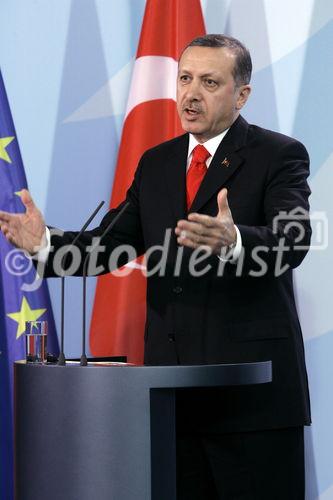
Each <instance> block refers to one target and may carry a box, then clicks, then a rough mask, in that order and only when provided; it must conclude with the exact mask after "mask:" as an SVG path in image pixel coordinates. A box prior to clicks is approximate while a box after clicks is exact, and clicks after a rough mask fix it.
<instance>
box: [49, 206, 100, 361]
mask: <svg viewBox="0 0 333 500" xmlns="http://www.w3.org/2000/svg"><path fill="white" fill-rule="evenodd" d="M104 203H105V202H104V201H101V202H100V204H99V205H98V207H97V208H95V210H94V212H93V213H92V214H91V215H90V217H89V219H88V220H87V221H86V222H85V223H84V225H83V226H82V228H81V229H80V231H79V232H78V233H77V235H76V236H75V238H74V240H73V241H72V243H71V244H70V246H69V247H68V250H67V252H66V253H65V254H64V255H63V257H62V260H61V270H62V275H61V323H60V353H59V358H58V365H61V366H64V365H65V364H66V357H65V353H64V341H65V269H64V268H65V265H66V261H67V257H68V252H69V250H70V249H71V248H73V247H74V246H75V243H76V242H77V241H78V239H79V238H80V237H81V236H82V234H83V233H84V231H85V230H86V229H87V227H88V226H89V224H90V222H91V221H92V220H93V219H94V218H95V217H96V215H97V213H98V212H99V211H100V209H101V208H102V206H103V205H104Z"/></svg>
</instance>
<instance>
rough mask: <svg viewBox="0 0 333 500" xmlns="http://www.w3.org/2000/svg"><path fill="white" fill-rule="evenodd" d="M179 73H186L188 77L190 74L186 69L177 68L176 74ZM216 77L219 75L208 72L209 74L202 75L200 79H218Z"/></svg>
mask: <svg viewBox="0 0 333 500" xmlns="http://www.w3.org/2000/svg"><path fill="white" fill-rule="evenodd" d="M179 73H186V74H188V75H191V74H192V72H191V71H190V70H188V69H186V68H179V69H178V74H179ZM218 77H219V75H218V73H216V72H209V73H204V74H202V75H200V78H218Z"/></svg>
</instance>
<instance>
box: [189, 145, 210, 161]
mask: <svg viewBox="0 0 333 500" xmlns="http://www.w3.org/2000/svg"><path fill="white" fill-rule="evenodd" d="M209 157H210V153H208V151H207V149H206V148H205V146H202V144H198V145H197V146H195V148H194V149H193V157H192V161H193V163H205V162H206V160H207V158H209Z"/></svg>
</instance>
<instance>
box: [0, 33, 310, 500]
mask: <svg viewBox="0 0 333 500" xmlns="http://www.w3.org/2000/svg"><path fill="white" fill-rule="evenodd" d="M251 68H252V66H251V59H250V55H249V53H248V51H247V49H246V48H245V47H244V46H243V45H242V44H241V43H240V42H239V41H237V40H235V39H233V38H230V37H225V36H221V35H207V36H205V37H201V38H198V39H196V40H194V41H193V42H192V43H191V44H190V45H189V46H188V47H187V48H186V49H185V50H184V52H183V54H182V56H181V58H180V62H179V73H178V81H177V106H178V112H179V116H180V119H181V122H182V126H183V128H184V130H185V131H186V132H187V133H186V134H185V135H183V136H181V137H177V138H176V139H173V140H171V141H169V142H166V143H163V144H160V145H159V146H157V147H155V148H153V149H151V150H149V151H147V152H146V153H145V154H144V155H143V157H142V158H141V160H140V163H139V165H138V169H137V171H136V174H135V178H134V181H133V183H132V186H131V187H130V189H129V190H128V193H127V197H126V201H127V202H129V205H128V207H127V209H126V210H125V212H124V213H123V215H122V217H121V218H120V219H119V221H118V222H117V223H116V224H115V226H114V228H113V231H112V234H108V235H107V236H106V237H105V238H104V240H103V242H102V244H103V245H105V246H106V248H107V252H101V253H100V254H99V256H98V259H97V265H100V266H103V272H107V270H108V269H109V266H110V260H112V259H110V253H111V255H112V251H113V250H114V249H116V248H118V247H119V245H122V244H130V245H132V246H133V247H134V248H135V250H136V252H137V254H142V253H144V252H146V251H147V250H148V249H151V248H152V247H155V246H163V245H164V247H167V254H166V255H167V257H166V261H165V263H164V266H159V263H160V258H161V254H160V251H159V250H158V249H157V248H155V251H153V252H150V256H149V258H148V260H147V270H148V274H149V276H148V286H147V324H146V331H145V363H147V364H157V365H158V364H209V363H224V362H251V361H262V360H272V362H273V382H272V383H271V384H265V385H258V386H247V387H238V388H223V389H221V390H216V389H214V390H211V391H204V392H203V391H199V390H196V391H186V392H180V393H179V395H178V399H177V411H178V431H177V432H178V441H177V446H178V449H177V466H178V496H179V498H180V499H191V500H196V499H206V498H207V499H215V498H219V499H225V500H229V499H247V500H249V499H252V500H261V499H262V500H271V499H279V500H280V499H281V500H287V499H290V500H301V499H303V498H304V455H303V454H304V444H303V426H304V425H308V424H309V423H310V408H309V398H308V387H307V376H306V369H305V362H304V350H303V342H302V334H301V329H300V325H299V321H298V316H297V311H296V305H295V299H294V293H293V283H292V269H293V268H295V267H296V266H298V265H299V264H300V263H301V261H302V260H303V258H304V256H305V254H306V252H307V248H308V245H309V242H310V234H311V230H310V225H309V218H308V208H309V207H308V196H309V194H310V190H309V187H308V185H307V182H306V179H307V176H308V173H309V159H308V155H307V152H306V150H305V148H304V146H302V145H301V144H300V143H299V142H298V141H296V140H294V139H291V138H289V137H286V136H283V135H281V134H277V133H274V132H271V131H268V130H264V129H262V128H260V127H256V126H254V125H249V124H248V123H247V122H246V121H245V120H244V119H243V118H242V117H241V116H240V114H239V113H240V110H241V108H242V107H243V105H244V104H245V103H246V100H247V98H248V96H249V94H250V86H249V81H250V76H251ZM202 146H204V147H203V148H202ZM22 200H23V202H24V203H25V205H26V208H27V212H26V214H25V215H11V214H5V213H0V225H1V230H2V231H3V233H4V234H5V235H6V237H7V238H8V239H9V240H10V241H12V242H13V243H14V244H15V245H17V246H19V247H22V248H25V249H26V250H28V251H29V252H30V253H34V251H35V247H36V246H37V245H39V244H40V241H41V240H42V239H43V238H44V239H45V238H46V239H47V238H48V236H47V233H48V232H49V231H48V230H47V231H46V233H45V226H44V222H43V219H42V216H41V214H40V212H39V211H38V210H37V209H36V207H35V206H34V204H33V201H32V199H31V198H30V195H29V193H27V192H25V193H23V195H22ZM121 208H122V205H121V206H120V207H118V208H116V209H114V210H111V211H110V212H109V213H108V214H107V215H106V216H105V218H104V219H103V221H102V223H101V225H100V226H99V227H98V228H96V229H95V230H93V231H89V232H86V233H85V234H84V235H83V237H82V238H80V240H79V242H78V246H79V248H80V251H81V255H86V253H87V251H89V249H88V248H87V247H88V246H89V245H91V242H92V239H93V238H94V237H97V236H100V235H101V234H102V232H103V229H104V228H106V227H107V225H108V224H109V222H110V221H111V220H112V219H113V218H114V217H115V215H116V214H117V213H118V212H119V210H120V209H121ZM170 228H171V229H172V233H170ZM166 235H167V236H166ZM74 236H75V233H74V232H67V233H64V234H63V235H61V236H59V235H54V236H52V238H51V241H50V242H49V245H48V247H47V254H48V258H47V263H46V275H47V276H54V275H55V274H56V273H55V270H54V262H55V258H54V256H55V255H56V252H57V250H58V249H59V248H61V247H62V246H63V245H64V244H68V243H70V242H71V241H72V240H73V238H74ZM50 243H51V245H52V247H53V248H50ZM44 246H45V245H44ZM51 250H52V251H51ZM40 255H41V254H40ZM40 258H41V257H40ZM125 262H126V255H125V252H124V253H123V254H122V256H121V257H120V259H118V261H117V265H123V264H124V263H125ZM111 267H115V264H114V263H112V264H111ZM162 268H163V269H162ZM154 271H155V272H154ZM159 271H160V272H159ZM81 272H82V265H80V266H78V267H77V269H76V272H75V274H80V273H81ZM99 272H101V270H99Z"/></svg>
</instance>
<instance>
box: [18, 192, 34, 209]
mask: <svg viewBox="0 0 333 500" xmlns="http://www.w3.org/2000/svg"><path fill="white" fill-rule="evenodd" d="M21 200H22V203H23V205H24V206H25V208H26V209H27V211H31V210H33V209H35V208H36V205H35V203H34V201H33V199H32V198H31V195H30V193H29V191H28V190H27V189H23V190H22V193H21Z"/></svg>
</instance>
